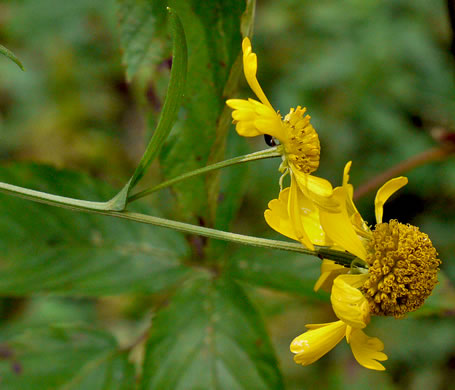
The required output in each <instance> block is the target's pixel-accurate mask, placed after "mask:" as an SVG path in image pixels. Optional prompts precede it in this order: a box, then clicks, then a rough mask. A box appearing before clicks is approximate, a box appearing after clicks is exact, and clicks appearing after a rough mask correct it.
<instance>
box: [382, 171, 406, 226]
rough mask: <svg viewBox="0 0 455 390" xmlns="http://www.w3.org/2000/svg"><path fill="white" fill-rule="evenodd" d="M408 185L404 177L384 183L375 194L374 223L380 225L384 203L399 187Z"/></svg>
mask: <svg viewBox="0 0 455 390" xmlns="http://www.w3.org/2000/svg"><path fill="white" fill-rule="evenodd" d="M406 184H408V179H407V178H406V177H404V176H400V177H396V178H394V179H391V180H389V181H388V182H387V183H385V184H384V185H383V186H382V187H381V188H380V189H379V190H378V192H377V193H376V198H375V200H374V212H375V214H376V223H382V215H383V213H384V203H385V202H386V201H387V199H389V198H390V197H391V196H392V195H393V194H394V193H395V192H396V191H398V190H399V189H400V188H401V187H403V186H405V185H406Z"/></svg>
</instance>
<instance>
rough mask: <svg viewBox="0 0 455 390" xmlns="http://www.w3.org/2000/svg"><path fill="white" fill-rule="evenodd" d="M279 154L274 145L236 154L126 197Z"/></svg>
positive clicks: (131, 200)
mask: <svg viewBox="0 0 455 390" xmlns="http://www.w3.org/2000/svg"><path fill="white" fill-rule="evenodd" d="M280 156H281V153H280V146H275V147H274V148H271V149H265V150H260V151H259V152H254V153H250V154H246V155H244V156H238V157H234V158H231V159H229V160H224V161H220V162H218V163H215V164H211V165H207V166H206V167H203V168H200V169H196V170H194V171H191V172H188V173H184V174H183V175H180V176H177V177H174V178H173V179H170V180H167V181H164V182H162V183H160V184H158V185H157V186H155V187H152V188H148V189H146V190H143V191H141V192H137V193H136V194H134V195H131V196H130V197H128V203H130V202H134V201H135V200H138V199H140V198H143V197H145V196H147V195H150V194H152V193H154V192H156V191H158V190H161V189H163V188H166V187H169V186H171V185H173V184H175V183H178V182H180V181H183V180H186V179H189V178H190V177H194V176H197V175H201V174H203V173H207V172H210V171H214V170H216V169H220V168H225V167H228V166H230V165H235V164H242V163H245V162H248V161H255V160H262V159H264V158H271V157H280Z"/></svg>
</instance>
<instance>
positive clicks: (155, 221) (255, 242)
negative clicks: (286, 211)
mask: <svg viewBox="0 0 455 390" xmlns="http://www.w3.org/2000/svg"><path fill="white" fill-rule="evenodd" d="M96 213H98V214H104V215H110V216H113V217H117V218H123V219H129V220H132V221H136V222H141V223H145V224H149V225H155V226H161V227H164V228H169V229H173V230H177V231H180V232H184V233H190V234H195V235H199V236H204V237H208V238H214V239H217V240H223V241H230V242H235V243H238V244H243V245H250V246H256V247H260V248H267V249H281V250H287V251H291V252H298V253H303V254H306V255H312V256H317V257H319V258H325V259H330V260H334V261H335V262H337V263H338V264H341V265H344V266H348V267H349V266H350V265H351V262H352V260H354V258H355V256H353V255H351V254H349V253H347V252H340V251H335V250H332V249H329V248H327V247H316V248H315V250H314V251H312V250H310V249H306V248H304V247H303V246H302V244H298V243H293V242H286V241H281V240H270V239H267V238H258V237H253V236H246V235H243V234H237V233H230V232H225V231H222V230H217V229H211V228H206V227H203V226H197V225H192V224H189V223H184V222H178V221H172V220H169V219H165V218H159V217H153V216H151V215H145V214H139V213H134V212H131V211H120V212H119V211H96Z"/></svg>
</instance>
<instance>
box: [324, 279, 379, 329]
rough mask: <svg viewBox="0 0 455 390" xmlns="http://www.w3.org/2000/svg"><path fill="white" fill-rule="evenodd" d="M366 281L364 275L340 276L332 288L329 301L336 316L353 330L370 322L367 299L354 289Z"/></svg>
mask: <svg viewBox="0 0 455 390" xmlns="http://www.w3.org/2000/svg"><path fill="white" fill-rule="evenodd" d="M367 279H368V274H364V275H340V276H338V277H337V278H336V279H335V280H334V282H333V286H332V294H331V295H330V301H331V302H332V308H333V311H334V312H335V314H336V316H337V317H338V318H339V319H340V320H342V321H344V322H345V323H346V324H348V325H350V326H352V327H353V328H365V327H366V326H367V324H368V323H369V322H370V309H369V304H368V301H367V299H366V298H365V297H364V296H363V294H362V293H361V292H360V290H358V289H357V288H356V287H353V286H357V287H360V286H362V285H363V283H365V281H366V280H367Z"/></svg>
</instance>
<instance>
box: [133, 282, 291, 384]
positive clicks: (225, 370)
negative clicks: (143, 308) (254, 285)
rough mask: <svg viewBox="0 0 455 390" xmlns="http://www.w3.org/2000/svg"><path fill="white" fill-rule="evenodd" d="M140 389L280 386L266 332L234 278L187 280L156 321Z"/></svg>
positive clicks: (277, 371) (147, 348)
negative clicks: (229, 279) (228, 279)
mask: <svg viewBox="0 0 455 390" xmlns="http://www.w3.org/2000/svg"><path fill="white" fill-rule="evenodd" d="M143 372H144V377H143V381H142V384H141V389H142V390H146V389H147V390H149V389H160V390H186V389H204V390H209V389H217V390H221V389H226V390H243V389H245V390H251V389H255V390H261V389H267V390H272V389H280V390H281V389H283V383H282V379H281V375H280V372H279V370H278V365H277V361H276V359H275V356H274V353H273V350H272V347H271V344H270V341H269V338H268V335H267V333H266V331H265V329H264V325H263V323H262V320H261V318H260V317H259V315H258V313H257V312H256V310H255V308H254V307H253V306H252V304H251V303H250V301H249V300H248V297H247V296H246V295H245V292H244V291H243V289H242V288H241V287H240V286H239V285H238V284H237V283H234V282H232V281H227V280H223V279H216V278H214V279H213V280H212V279H209V278H205V277H204V278H199V279H196V280H192V281H188V282H187V284H185V285H184V286H183V288H182V289H181V291H180V292H179V293H178V294H177V295H176V296H174V298H173V300H172V302H171V303H170V304H169V306H168V307H167V308H166V309H164V310H163V311H162V312H161V313H159V314H158V316H157V317H156V319H155V320H154V323H153V327H152V331H151V336H150V339H149V340H148V343H147V346H146V356H145V361H144V370H143Z"/></svg>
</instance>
